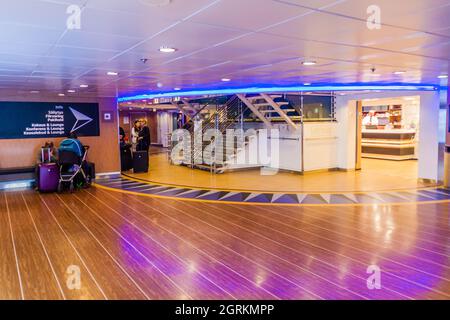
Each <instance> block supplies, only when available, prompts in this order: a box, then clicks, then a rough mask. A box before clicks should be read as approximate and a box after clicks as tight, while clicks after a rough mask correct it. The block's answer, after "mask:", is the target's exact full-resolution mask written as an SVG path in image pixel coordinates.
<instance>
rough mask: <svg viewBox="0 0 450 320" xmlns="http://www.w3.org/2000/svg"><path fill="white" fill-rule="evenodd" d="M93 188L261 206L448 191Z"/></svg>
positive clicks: (443, 197)
mask: <svg viewBox="0 0 450 320" xmlns="http://www.w3.org/2000/svg"><path fill="white" fill-rule="evenodd" d="M96 184H97V185H100V186H104V187H107V188H111V189H117V190H123V191H127V192H132V193H136V194H143V195H154V196H160V197H170V198H180V199H191V200H203V201H217V202H224V203H226V202H241V203H255V204H258V203H261V204H298V205H302V204H304V205H312V204H314V205H327V204H350V205H351V204H382V203H415V202H433V201H434V202H436V201H450V189H447V188H442V187H435V188H428V189H411V190H400V191H380V192H350V193H264V192H245V191H240V192H238V191H221V190H213V189H212V190H204V189H196V188H189V187H176V186H169V185H160V184H153V183H150V182H144V181H138V180H134V179H129V178H127V177H124V176H121V177H104V178H101V179H97V181H96Z"/></svg>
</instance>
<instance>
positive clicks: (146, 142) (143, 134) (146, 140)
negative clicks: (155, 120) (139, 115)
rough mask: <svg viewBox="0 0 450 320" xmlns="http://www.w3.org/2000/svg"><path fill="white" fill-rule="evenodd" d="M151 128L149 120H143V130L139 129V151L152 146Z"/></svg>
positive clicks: (146, 149)
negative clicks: (148, 123)
mask: <svg viewBox="0 0 450 320" xmlns="http://www.w3.org/2000/svg"><path fill="white" fill-rule="evenodd" d="M150 138H151V137H150V128H149V127H148V126H147V120H145V119H142V120H141V131H139V137H138V150H139V151H147V152H148V150H149V148H150V144H151V139H150Z"/></svg>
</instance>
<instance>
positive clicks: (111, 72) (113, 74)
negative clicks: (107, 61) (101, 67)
mask: <svg viewBox="0 0 450 320" xmlns="http://www.w3.org/2000/svg"><path fill="white" fill-rule="evenodd" d="M106 74H107V75H108V76H117V75H119V73H117V72H114V71H108V72H107V73H106Z"/></svg>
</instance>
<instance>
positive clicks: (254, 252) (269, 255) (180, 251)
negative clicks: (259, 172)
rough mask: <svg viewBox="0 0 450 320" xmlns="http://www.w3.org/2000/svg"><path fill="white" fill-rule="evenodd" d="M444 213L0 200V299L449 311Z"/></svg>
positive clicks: (448, 221) (32, 197)
mask: <svg viewBox="0 0 450 320" xmlns="http://www.w3.org/2000/svg"><path fill="white" fill-rule="evenodd" d="M449 209H450V203H448V202H447V203H439V204H437V203H435V204H423V205H417V204H405V205H401V206H398V205H397V206H390V205H368V206H360V207H354V206H351V205H350V206H345V207H334V206H323V207H282V206H275V205H274V206H254V205H230V204H206V203H193V202H184V201H181V200H169V199H157V198H150V197H143V196H135V195H127V194H123V193H118V192H112V191H107V190H102V189H99V188H91V189H89V190H82V191H79V192H77V193H74V194H62V195H58V194H45V195H40V194H38V193H35V192H33V191H30V190H27V191H15V192H3V193H0V298H1V299H431V298H433V299H450V263H449V256H450V241H449V238H450V218H449V211H450V210H449ZM370 265H376V266H379V267H380V268H381V279H380V281H381V282H380V284H381V289H374V290H370V289H368V287H367V278H368V277H369V276H370V274H368V273H367V268H368V267H369V266H370ZM78 270H79V273H78ZM78 275H79V276H80V277H79V278H77V276H78ZM77 279H79V280H80V282H79V284H80V287H79V288H76V284H77V283H78V282H77ZM74 286H75V288H74Z"/></svg>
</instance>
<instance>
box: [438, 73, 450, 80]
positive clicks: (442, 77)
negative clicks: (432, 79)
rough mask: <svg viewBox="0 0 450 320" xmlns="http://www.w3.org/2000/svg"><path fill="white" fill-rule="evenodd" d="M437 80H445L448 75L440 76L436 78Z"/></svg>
mask: <svg viewBox="0 0 450 320" xmlns="http://www.w3.org/2000/svg"><path fill="white" fill-rule="evenodd" d="M438 78H439V79H447V78H448V75H446V74H441V75H440V76H438Z"/></svg>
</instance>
